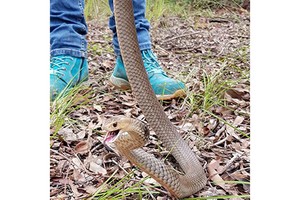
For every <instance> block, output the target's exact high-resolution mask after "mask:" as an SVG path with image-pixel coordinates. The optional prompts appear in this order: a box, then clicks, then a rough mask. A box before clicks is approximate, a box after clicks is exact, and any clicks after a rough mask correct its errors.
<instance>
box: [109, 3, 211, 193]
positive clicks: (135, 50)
mask: <svg viewBox="0 0 300 200" xmlns="http://www.w3.org/2000/svg"><path fill="white" fill-rule="evenodd" d="M114 15H115V20H116V26H117V34H118V41H119V45H120V49H121V55H122V59H123V62H124V64H125V68H126V73H127V76H128V79H129V82H130V85H131V89H132V92H133V94H134V96H135V97H136V99H137V102H138V104H139V106H140V108H141V110H142V112H143V114H144V115H145V118H146V120H147V122H148V123H149V124H150V126H151V127H152V129H153V130H154V131H155V133H156V134H157V136H158V138H159V139H160V140H161V141H162V142H163V144H164V146H165V147H166V149H167V150H168V151H170V152H171V154H172V155H173V156H174V158H175V159H176V160H177V161H178V163H179V165H180V167H181V168H182V170H183V172H184V175H181V174H179V173H177V172H176V171H175V170H173V169H172V168H171V167H170V166H168V165H166V164H164V162H163V161H161V160H158V159H156V158H155V157H154V156H153V155H151V154H148V153H146V152H145V151H143V150H142V148H140V147H141V146H142V145H143V144H144V142H145V137H144V136H140V138H135V139H130V138H131V137H133V138H134V137H138V136H139V134H137V133H138V132H143V131H145V129H144V128H141V127H143V125H142V124H139V123H141V122H139V121H137V120H132V119H128V118H123V119H122V118H120V119H117V120H115V119H113V120H112V121H111V123H107V125H106V129H109V130H112V131H114V130H117V129H118V130H119V129H123V131H127V132H128V133H129V134H127V135H126V134H125V135H121V136H118V140H116V141H115V143H116V146H117V148H118V149H119V151H120V153H122V154H123V155H125V156H126V157H127V158H128V159H129V160H130V161H131V162H132V163H134V164H136V165H137V166H138V167H140V168H141V169H142V170H143V171H145V172H146V173H148V174H149V175H150V176H151V177H153V178H154V179H155V180H156V181H157V182H159V183H160V184H161V185H162V186H164V187H165V188H166V189H167V190H168V191H169V192H170V193H171V194H172V195H174V196H175V197H177V198H182V197H187V196H190V195H192V194H194V193H195V192H197V191H199V190H200V189H202V188H203V187H204V186H205V184H206V182H207V178H206V175H205V173H204V170H203V168H202V166H201V163H200V162H199V160H198V159H197V157H196V156H195V154H194V153H193V152H192V151H191V149H190V148H189V146H188V145H187V143H186V142H185V141H184V140H183V138H182V137H181V136H180V135H179V133H178V132H177V130H176V128H175V126H174V125H173V124H172V123H171V122H170V121H169V119H168V117H167V116H166V114H165V113H164V111H163V108H162V106H161V105H160V103H159V102H158V100H157V98H156V96H155V94H154V92H153V90H152V87H151V85H150V83H149V80H148V76H147V73H146V70H145V68H144V65H143V61H142V57H141V53H140V49H139V45H138V40H137V34H136V28H135V23H134V17H133V6H132V0H114ZM129 124H132V125H129ZM146 133H147V131H146ZM128 135H130V136H131V137H128ZM123 136H124V137H123ZM117 141H122V142H117ZM124 141H125V142H124Z"/></svg>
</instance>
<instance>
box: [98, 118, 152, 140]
mask: <svg viewBox="0 0 300 200" xmlns="http://www.w3.org/2000/svg"><path fill="white" fill-rule="evenodd" d="M102 129H103V130H106V131H107V134H106V136H105V139H104V143H106V142H110V143H114V142H115V141H116V140H117V139H118V138H119V137H122V138H123V139H124V138H128V135H130V136H129V137H133V138H134V139H133V140H141V141H144V142H146V140H147V139H148V137H149V129H148V128H147V125H146V124H145V123H144V122H142V121H140V120H137V119H133V118H129V117H125V116H116V117H112V118H110V119H107V120H106V121H105V122H104V124H103V125H102ZM123 136H125V137H123Z"/></svg>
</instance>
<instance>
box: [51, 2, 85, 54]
mask: <svg viewBox="0 0 300 200" xmlns="http://www.w3.org/2000/svg"><path fill="white" fill-rule="evenodd" d="M87 31H88V30H87V25H86V22H85V18H84V0H50V46H51V52H50V53H51V56H56V55H70V56H74V57H87V41H86V38H85V36H86V34H87Z"/></svg>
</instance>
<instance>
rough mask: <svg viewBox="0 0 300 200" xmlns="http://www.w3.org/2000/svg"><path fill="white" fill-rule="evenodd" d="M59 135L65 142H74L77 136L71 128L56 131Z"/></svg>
mask: <svg viewBox="0 0 300 200" xmlns="http://www.w3.org/2000/svg"><path fill="white" fill-rule="evenodd" d="M58 134H59V135H62V137H63V139H64V140H65V141H76V140H77V135H76V134H74V132H73V129H71V128H62V129H61V130H59V131H58Z"/></svg>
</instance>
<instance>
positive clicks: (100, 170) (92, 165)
mask: <svg viewBox="0 0 300 200" xmlns="http://www.w3.org/2000/svg"><path fill="white" fill-rule="evenodd" d="M89 169H90V170H91V171H92V172H94V173H96V174H102V175H106V174H107V171H106V169H104V168H103V167H101V166H100V165H98V164H97V163H95V162H91V163H90V167H89Z"/></svg>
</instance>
